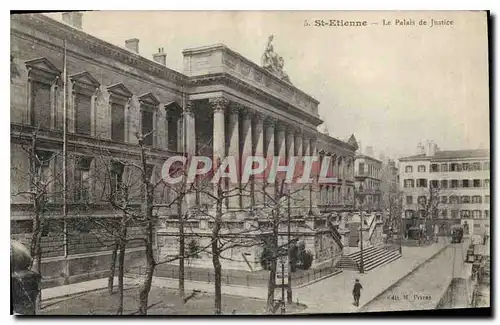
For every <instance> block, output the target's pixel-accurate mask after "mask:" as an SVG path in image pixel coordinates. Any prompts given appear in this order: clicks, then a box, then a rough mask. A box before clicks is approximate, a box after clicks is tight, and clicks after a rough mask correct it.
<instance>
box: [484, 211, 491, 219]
mask: <svg viewBox="0 0 500 325" xmlns="http://www.w3.org/2000/svg"><path fill="white" fill-rule="evenodd" d="M484 218H485V219H489V218H490V210H484Z"/></svg>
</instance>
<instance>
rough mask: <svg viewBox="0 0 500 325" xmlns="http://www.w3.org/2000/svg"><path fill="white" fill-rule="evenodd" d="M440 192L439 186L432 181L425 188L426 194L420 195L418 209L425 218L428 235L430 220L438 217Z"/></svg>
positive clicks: (425, 228)
mask: <svg viewBox="0 0 500 325" xmlns="http://www.w3.org/2000/svg"><path fill="white" fill-rule="evenodd" d="M439 193H440V190H439V187H438V186H433V185H432V181H431V182H430V183H429V187H428V188H426V189H425V192H424V195H421V196H419V197H418V202H417V203H418V210H419V213H420V217H421V218H423V219H424V231H425V234H426V235H428V229H427V222H428V220H429V219H431V218H437V217H438V212H439V210H438V209H439V203H440V197H439Z"/></svg>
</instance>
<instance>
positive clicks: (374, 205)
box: [354, 150, 382, 211]
mask: <svg viewBox="0 0 500 325" xmlns="http://www.w3.org/2000/svg"><path fill="white" fill-rule="evenodd" d="M370 152H371V150H367V153H362V152H358V153H357V154H356V156H355V166H354V178H355V180H356V181H355V188H356V194H355V197H356V202H355V203H356V208H357V209H360V208H363V210H365V211H380V202H381V190H380V184H381V175H382V174H381V172H382V161H380V160H378V159H376V158H374V157H372V155H369V153H370Z"/></svg>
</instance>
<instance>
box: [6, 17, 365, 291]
mask: <svg viewBox="0 0 500 325" xmlns="http://www.w3.org/2000/svg"><path fill="white" fill-rule="evenodd" d="M65 47H66V53H67V60H66V62H67V76H68V84H67V86H68V87H67V89H68V93H67V114H68V119H67V121H68V166H69V167H68V174H69V175H68V177H69V184H68V186H69V187H71V186H73V187H71V188H70V189H71V193H74V192H75V191H78V190H79V188H78V186H79V185H78V186H77V185H71V184H72V181H73V180H75V179H76V176H75V175H77V169H78V168H80V167H78V166H79V165H78V164H79V161H80V160H79V159H81V158H82V157H84V158H86V159H88V161H89V164H88V168H87V169H88V170H86V172H88V175H90V176H88V178H89V185H88V186H89V189H88V192H89V193H88V195H89V197H88V200H89V202H90V204H89V203H87V204H86V205H85V211H84V212H82V207H81V205H80V204H79V203H78V202H77V201H76V199H75V200H73V199H74V197H73V194H72V195H70V196H69V198H68V199H69V200H70V202H71V204H70V207H69V212H68V215H69V218H70V219H72V220H76V221H75V223H77V221H78V220H79V218H80V219H81V218H82V217H85V218H114V217H119V214H117V212H116V211H115V210H113V209H112V208H111V207H110V206H108V205H107V204H106V202H105V200H103V196H105V195H106V194H109V192H107V191H109V189H107V188H106V187H105V186H103V184H104V183H105V182H106V180H105V179H103V177H104V176H103V175H102V174H101V172H102V171H103V170H105V169H106V168H105V167H106V166H107V165H108V164H111V160H113V159H116V158H120V159H124V160H127V161H137V160H138V159H139V155H138V153H139V152H138V149H137V143H138V142H137V141H138V140H137V138H136V133H140V134H144V133H145V132H146V131H148V130H152V129H154V130H155V132H154V133H153V134H152V135H151V139H150V142H148V145H149V149H148V152H147V155H148V157H147V160H148V163H149V164H151V166H152V177H153V178H154V179H155V180H159V179H160V177H161V166H162V164H163V162H164V161H165V159H166V158H168V157H169V156H172V155H175V154H177V153H178V152H180V151H184V150H186V151H187V153H188V154H190V155H195V154H197V155H205V156H209V157H211V158H214V161H215V160H216V159H217V158H219V159H223V158H224V157H226V156H233V157H235V158H236V159H237V160H240V159H242V158H244V157H245V156H246V155H255V156H263V157H266V158H269V157H272V156H280V157H282V158H286V159H288V158H289V157H291V156H299V157H300V156H308V155H312V156H318V159H324V157H326V156H329V157H331V158H332V159H330V166H329V167H328V168H329V169H330V170H331V172H332V174H333V175H338V179H337V183H335V184H329V185H328V186H325V187H320V186H319V184H317V182H314V183H313V184H312V185H310V186H304V187H301V188H299V187H295V188H293V193H294V195H295V197H296V198H297V199H294V200H293V201H292V203H291V207H290V214H291V217H292V219H293V220H297V221H292V226H291V228H292V229H295V230H293V233H294V234H293V236H295V237H297V238H303V240H304V241H305V242H306V246H307V249H309V250H311V251H312V252H313V253H314V255H315V256H314V257H315V261H314V263H319V262H323V261H325V260H328V259H329V258H330V259H331V258H335V257H336V256H337V255H338V254H339V253H340V251H341V249H340V246H338V245H337V243H336V242H335V241H332V239H331V238H329V237H328V232H327V229H328V227H327V224H326V221H327V220H334V221H332V222H334V223H335V224H337V225H338V223H339V222H340V218H339V219H337V218H334V219H332V218H331V216H332V214H334V213H341V212H345V211H352V207H353V203H354V199H353V196H354V151H355V150H356V143H355V141H354V142H352V141H351V142H343V141H340V140H338V139H335V138H333V137H330V136H328V135H325V134H322V133H319V132H318V131H317V130H316V128H317V126H318V125H320V124H321V123H322V120H321V119H320V117H319V115H318V105H319V102H318V101H317V100H316V99H314V98H312V97H311V96H309V95H307V94H306V93H304V92H303V91H301V90H299V89H297V88H296V87H294V86H293V85H291V84H290V83H289V82H287V81H286V80H282V79H281V78H278V77H277V76H275V75H273V74H272V73H270V72H269V71H267V70H266V69H264V68H262V67H260V66H258V65H256V64H255V63H253V62H252V61H250V60H248V59H246V58H245V57H244V56H242V55H241V54H238V53H236V52H234V51H232V50H231V49H229V48H227V47H226V46H224V45H213V46H206V47H202V48H196V49H188V50H185V51H183V56H184V71H183V73H179V72H176V71H174V70H171V69H169V68H167V67H166V66H165V65H164V64H163V61H162V60H159V61H158V60H157V59H155V60H149V59H146V58H145V57H143V56H141V55H140V54H138V53H136V52H134V51H130V50H127V49H124V48H122V47H118V46H115V45H112V44H109V43H107V42H105V41H102V40H100V39H97V38H95V37H93V36H91V35H89V34H87V33H85V32H84V31H82V30H80V29H75V28H73V27H71V26H68V25H66V24H64V23H60V22H57V21H55V20H53V19H51V18H48V17H46V16H44V15H39V14H29V15H13V16H12V18H11V72H12V73H11V142H12V146H11V164H12V167H15V168H14V169H15V171H14V169H13V171H12V172H11V181H12V184H13V185H12V187H11V194H12V199H11V211H12V212H11V220H12V224H13V225H14V228H15V229H19V230H17V231H15V232H14V233H13V234H12V236H13V237H15V238H24V239H25V241H26V240H27V239H28V238H29V233H30V231H31V230H30V229H31V228H30V218H31V217H30V212H29V203H30V202H29V200H28V198H27V197H24V196H22V195H16V193H18V192H20V191H23V190H25V189H26V188H27V187H28V186H29V184H28V183H27V182H26V180H25V178H23V175H22V174H23V173H26V171H27V170H28V169H29V158H28V156H27V155H26V154H25V153H24V152H23V150H22V148H21V145H22V143H24V141H26V139H27V137H26V135H27V134H30V132H32V131H33V130H34V129H35V127H37V126H38V125H41V126H42V127H41V128H40V131H39V139H40V143H39V148H38V149H39V150H42V151H44V152H49V153H51V154H54V155H55V156H57V155H56V153H58V152H60V151H61V149H62V128H63V113H64V112H63V107H64V105H63V104H64V103H63V98H64V94H63V89H64V88H63V83H62V81H61V80H62V78H63V74H62V71H63V60H64V48H65ZM44 87H45V88H44ZM40 96H42V97H40ZM43 96H45V97H43ZM44 105H45V106H44ZM85 105H86V106H85ZM42 106H43V107H42ZM44 114H45V115H44ZM82 114H83V115H82ZM117 114H118V115H117ZM40 118H43V119H44V120H43V121H41V120H40ZM120 123H121V124H120ZM183 128H185V132H186V135H187V136H186V140H187V141H186V143H183V141H182V139H183V137H182V134H183ZM82 130H83V131H82ZM148 141H149V140H148ZM103 149H105V150H106V152H108V154H109V156H108V157H107V160H106V159H104V160H103V159H96V152H97V151H99V152H102V150H103ZM61 164H62V161H61V159H60V157H56V158H54V159H53V160H52V161H51V162H50V164H49V165H48V166H47V168H46V170H47V173H48V175H50V176H52V177H54V178H55V176H56V175H59V174H60V171H61V168H62V165H61ZM122 174H123V175H127V176H128V177H129V178H131V179H134V178H138V177H140V175H137V173H136V174H134V171H133V170H131V169H126V170H124V171H122ZM75 184H76V183H75ZM240 185H241V184H228V186H229V188H231V186H232V187H234V188H238V187H240ZM249 188H250V190H249V191H248V192H247V193H240V194H241V195H239V196H234V197H231V198H230V199H228V200H227V202H225V205H224V209H225V210H224V211H225V213H224V217H223V222H224V225H225V226H224V227H225V228H226V230H228V231H229V230H230V228H231V229H233V228H234V229H242V228H244V227H245V225H246V224H247V223H249V222H256V223H257V224H259V223H261V224H263V225H264V226H262V227H265V222H264V221H265V218H260V217H259V216H258V215H255V211H254V210H255V207H262V206H264V205H265V199H264V196H265V195H264V193H274V191H276V188H275V187H274V186H267V187H266V188H265V189H264V188H263V184H262V183H259V182H258V181H256V180H255V181H254V180H251V186H250V187H249ZM51 190H53V192H54V193H55V192H60V190H61V185H60V182H59V183H58V184H54V185H53V188H51ZM241 191H242V190H241ZM136 192H137V193H140V188H138V189H136ZM174 196H175V195H174V193H173V192H172V190H171V189H168V188H162V189H160V190H158V191H157V193H155V199H156V203H155V204H156V207H157V211H156V213H157V215H158V217H159V222H158V227H157V242H156V243H157V248H158V249H157V254H158V258H159V260H160V261H161V260H162V259H163V258H165V257H166V256H167V255H168V254H170V253H171V252H172V251H175V249H176V243H177V240H176V239H175V238H176V236H177V235H176V234H177V227H176V223H177V220H176V219H177V210H176V206H175V205H174V206H171V204H170V203H171V202H172V200H174V199H175V198H174ZM139 197H140V196H139ZM137 202H138V204H139V203H140V200H139V199H138V201H137ZM61 203H62V200H61V197H60V196H58V195H54V197H53V200H52V201H51V202H50V206H51V209H50V213H48V215H47V216H46V217H48V218H50V219H51V220H54V223H55V224H57V223H58V222H59V223H60V222H61V216H62V213H61ZM184 203H185V208H187V209H189V208H196V209H197V210H203V211H207V209H210V207H211V206H213V202H210V201H209V199H208V197H207V195H206V194H203V193H202V191H198V192H193V193H190V194H189V195H188V196H187V197H186V199H185V201H184ZM138 208H140V206H138ZM257 210H259V209H257ZM231 211H234V212H231ZM259 211H260V212H259V213H265V210H264V209H260V210H259ZM190 218H193V220H191V219H190V220H189V221H190V222H191V221H192V226H191V227H190V234H189V235H188V237H189V236H192V237H193V238H198V239H199V244H200V245H203V244H206V240H207V238H208V237H207V236H208V234H209V232H210V222H208V221H207V220H203V218H201V217H200V216H199V214H198V215H197V214H193V215H192V216H190ZM259 227H260V226H259ZM49 228H50V227H49ZM77 228H78V227H76V228H75V229H74V232H73V235H72V236H69V237H68V238H65V237H64V238H61V237H62V236H61V230H60V229H59V228H57V227H53V228H50V229H48V230H47V232H46V233H44V235H43V236H44V239H43V241H44V242H47V243H46V244H44V245H45V246H44V253H43V254H44V261H46V262H44V263H46V266H45V267H44V268H43V272H42V273H43V276H44V278H46V279H51V280H50V282H51V283H56V282H63V283H64V282H71V281H76V280H75V279H76V278H77V277H78V279H79V280H81V279H83V278H84V275H86V276H87V277H95V276H99V275H102V274H104V270H105V265H106V263H105V262H104V260H106V259H107V258H108V257H109V255H110V250H111V246H112V244H111V242H109V241H108V242H107V243H104V244H103V243H102V242H103V240H102V238H101V240H98V241H95V240H94V241H92V240H90V238H91V237H92V238H99V236H101V235H102V234H100V233H99V231H100V230H99V229H90V230H89V229H87V230H86V232H85V233H81V232H82V231H81V229H79V228H78V229H77ZM132 228H133V227H131V231H134V229H132ZM136 231H138V236H140V231H141V230H140V229H136ZM280 232H281V233H282V235H283V236H285V235H287V234H285V233H286V230H280ZM71 240H72V241H73V242H74V247H75V248H74V249H73V250H68V249H62V250H61V249H60V247H61V246H62V247H70V246H71V245H70V243H69V242H68V241H71ZM61 241H62V242H61ZM65 241H66V242H65ZM56 242H57V243H58V244H57V245H51V243H56ZM92 242H93V243H94V244H90V243H92ZM97 243H101V244H100V245H99V244H97ZM129 245H130V247H129V253H128V254H129V255H130V256H131V257H130V260H134V263H136V262H137V264H140V262H139V261H140V259H139V258H138V255H137V254H140V252H141V247H140V245H137V244H136V245H134V244H132V243H130V244H129ZM48 247H58V248H57V249H56V248H53V249H48ZM260 251H261V247H258V246H256V247H250V248H237V249H236V248H235V249H234V250H230V251H226V252H224V254H228V256H229V259H228V260H227V262H224V263H225V264H224V265H223V267H226V268H247V267H248V264H250V265H252V267H254V268H255V269H258V267H259V265H258V264H259V263H258V260H259V257H260ZM169 252H170V253H169ZM242 255H245V256H246V260H245V259H244V260H243V261H242V260H241V259H239V260H237V261H236V258H234V259H233V260H231V259H232V257H235V256H238V258H239V257H241V256H242ZM48 258H50V259H48ZM68 259H70V260H72V261H73V262H71V263H76V264H71V265H75V267H72V266H68V265H66V264H65V265H64V267H63V266H62V265H63V264H64V263H63V261H64V260H68ZM88 259H91V260H92V262H88V261H87V260H88ZM209 260H210V259H208V258H207V256H202V257H201V258H199V259H196V260H195V259H192V260H191V261H190V262H189V263H192V264H193V265H200V266H202V265H204V263H205V265H206V263H207V261H209ZM79 261H81V263H82V265H87V266H86V267H84V268H85V270H84V269H79V268H78V267H76V265H78V263H79ZM86 261H87V262H86ZM89 263H90V264H89ZM82 267H83V266H82ZM80 273H81V276H80V275H79V274H80Z"/></svg>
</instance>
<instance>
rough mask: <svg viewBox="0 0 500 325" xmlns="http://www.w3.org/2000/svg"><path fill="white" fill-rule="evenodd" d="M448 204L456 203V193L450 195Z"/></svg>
mask: <svg viewBox="0 0 500 325" xmlns="http://www.w3.org/2000/svg"><path fill="white" fill-rule="evenodd" d="M450 204H458V196H456V195H452V196H450Z"/></svg>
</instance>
